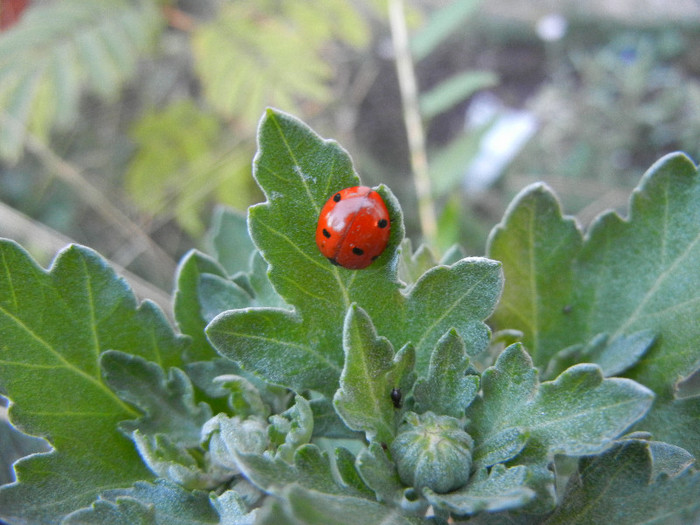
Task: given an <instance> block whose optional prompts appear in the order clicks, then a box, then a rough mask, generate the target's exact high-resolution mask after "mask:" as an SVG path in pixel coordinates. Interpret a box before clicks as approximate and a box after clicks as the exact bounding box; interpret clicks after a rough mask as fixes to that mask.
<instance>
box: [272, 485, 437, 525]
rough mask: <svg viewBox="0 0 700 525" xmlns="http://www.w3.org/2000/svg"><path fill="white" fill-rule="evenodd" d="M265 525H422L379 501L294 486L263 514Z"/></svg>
mask: <svg viewBox="0 0 700 525" xmlns="http://www.w3.org/2000/svg"><path fill="white" fill-rule="evenodd" d="M261 523H262V524H269V525H278V524H280V523H290V524H291V523H294V524H304V525H356V524H358V523H368V524H369V523H391V524H392V525H418V524H420V523H423V521H422V520H421V519H420V518H417V517H414V518H411V517H408V516H406V515H404V514H401V513H400V512H399V511H398V509H395V508H392V507H389V506H386V505H382V504H380V503H377V502H376V501H371V500H368V499H364V498H358V497H354V496H343V495H336V494H324V493H322V492H318V491H315V490H310V489H305V488H303V487H301V486H299V485H297V484H292V485H290V486H289V487H288V488H287V490H286V491H285V492H284V499H283V500H282V503H281V504H280V505H271V506H268V507H267V508H265V509H263V510H262V511H261Z"/></svg>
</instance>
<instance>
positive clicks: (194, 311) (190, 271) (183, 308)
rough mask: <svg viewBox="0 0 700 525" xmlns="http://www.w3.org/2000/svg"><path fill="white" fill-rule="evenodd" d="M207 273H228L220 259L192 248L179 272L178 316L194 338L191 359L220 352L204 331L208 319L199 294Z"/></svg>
mask: <svg viewBox="0 0 700 525" xmlns="http://www.w3.org/2000/svg"><path fill="white" fill-rule="evenodd" d="M204 274H209V275H218V276H220V277H226V271H225V270H224V269H223V268H222V267H221V265H219V263H218V262H217V261H215V260H214V259H212V258H211V257H209V256H207V255H205V254H203V253H200V252H198V251H196V250H191V251H189V252H188V253H187V254H185V256H184V257H183V258H182V259H181V261H180V263H179V264H178V267H177V273H176V275H175V283H176V289H175V298H174V305H173V311H174V314H175V320H176V321H177V324H178V327H179V328H180V331H182V333H183V334H186V335H188V336H190V337H191V338H192V345H191V347H190V348H189V350H188V353H187V360H188V361H201V360H205V359H211V358H212V357H214V356H215V355H216V353H215V352H214V349H213V348H212V347H211V344H210V343H209V341H208V340H207V338H206V336H205V335H204V328H205V327H206V325H207V321H206V320H205V318H204V315H203V312H202V307H201V304H200V300H201V298H200V294H199V282H200V278H201V276H202V275H204Z"/></svg>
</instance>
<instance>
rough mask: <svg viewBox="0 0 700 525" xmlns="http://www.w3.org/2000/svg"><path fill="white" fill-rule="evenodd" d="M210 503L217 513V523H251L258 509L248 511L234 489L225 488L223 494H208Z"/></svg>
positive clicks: (240, 524) (220, 524) (253, 521)
mask: <svg viewBox="0 0 700 525" xmlns="http://www.w3.org/2000/svg"><path fill="white" fill-rule="evenodd" d="M209 498H210V499H211V504H212V506H213V507H214V509H216V511H217V512H218V513H219V525H253V524H254V523H258V521H257V520H256V518H257V515H258V509H254V510H252V511H250V512H248V508H247V505H246V504H245V501H244V500H243V498H242V497H241V496H240V495H239V494H238V493H237V492H236V491H235V490H227V491H226V492H224V493H223V494H221V495H220V496H219V495H216V494H210V495H209Z"/></svg>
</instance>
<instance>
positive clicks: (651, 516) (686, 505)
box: [547, 440, 700, 525]
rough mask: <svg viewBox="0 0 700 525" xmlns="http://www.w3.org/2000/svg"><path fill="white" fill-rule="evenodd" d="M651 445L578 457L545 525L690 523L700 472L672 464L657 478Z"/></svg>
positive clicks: (698, 512)
mask: <svg viewBox="0 0 700 525" xmlns="http://www.w3.org/2000/svg"><path fill="white" fill-rule="evenodd" d="M662 446H663V444H662ZM652 449H653V445H651V444H650V443H646V442H643V441H637V440H631V441H625V442H623V443H621V444H620V445H617V446H616V447H614V448H612V449H610V450H608V451H607V452H605V453H604V454H602V455H600V456H597V457H592V458H584V459H582V460H581V462H580V467H579V474H578V475H577V476H574V477H572V478H571V481H570V483H569V485H568V487H567V489H566V493H565V494H564V497H563V500H562V502H561V505H560V506H559V508H558V509H557V510H556V511H555V512H554V514H553V515H552V516H551V517H550V518H549V519H548V520H547V523H548V524H552V525H554V524H559V523H561V524H564V523H565V524H567V525H568V524H574V523H598V522H601V521H602V522H609V523H619V524H621V525H625V524H636V523H695V522H696V520H697V519H698V517H699V516H700V473H698V472H696V471H693V470H688V469H687V468H680V469H679V468H673V469H671V471H670V472H669V473H668V474H669V475H666V476H661V477H656V476H654V475H653V472H654V461H655V458H654V457H653V452H652ZM681 463H682V461H681ZM686 466H687V465H686Z"/></svg>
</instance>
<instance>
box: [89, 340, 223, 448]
mask: <svg viewBox="0 0 700 525" xmlns="http://www.w3.org/2000/svg"><path fill="white" fill-rule="evenodd" d="M100 365H101V367H102V377H103V379H104V381H105V382H106V383H107V385H108V386H109V387H110V388H111V389H112V390H113V391H114V392H115V393H116V394H117V395H118V396H119V398H120V399H121V400H122V401H125V402H127V403H129V404H130V405H132V406H135V407H137V408H138V409H139V410H141V411H142V412H143V413H144V414H143V416H142V417H140V418H138V419H136V420H131V421H123V422H121V423H120V424H119V428H120V429H121V430H122V431H123V432H124V433H125V434H127V435H129V434H130V433H131V432H133V431H135V430H138V431H139V432H141V433H143V434H148V435H156V434H159V435H166V436H168V438H169V439H171V440H172V441H173V442H175V443H178V444H181V445H183V446H186V447H194V446H196V445H197V444H199V438H200V430H201V427H202V425H203V424H204V423H205V422H206V421H207V420H209V419H210V418H211V416H212V413H211V408H209V405H207V404H206V403H204V402H199V403H196V404H195V401H194V391H193V389H192V384H191V383H190V380H189V378H188V377H187V376H186V375H185V373H184V372H182V370H180V369H178V368H171V369H170V370H168V374H167V376H166V374H165V372H164V371H163V369H162V368H160V367H159V366H158V365H157V364H156V363H152V362H148V361H146V360H145V359H143V358H142V357H139V356H135V355H130V354H126V353H123V352H117V351H114V350H109V351H107V352H105V353H103V354H102V356H101V358H100Z"/></svg>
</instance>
